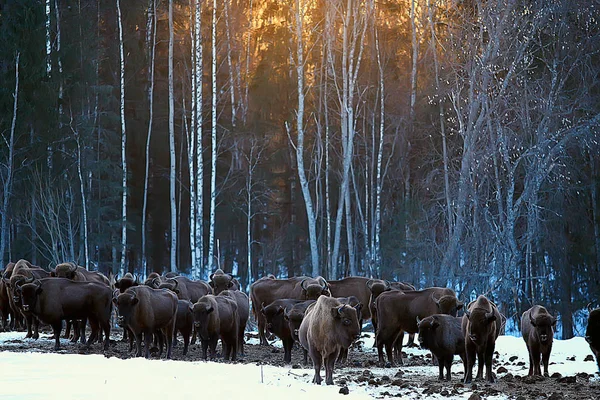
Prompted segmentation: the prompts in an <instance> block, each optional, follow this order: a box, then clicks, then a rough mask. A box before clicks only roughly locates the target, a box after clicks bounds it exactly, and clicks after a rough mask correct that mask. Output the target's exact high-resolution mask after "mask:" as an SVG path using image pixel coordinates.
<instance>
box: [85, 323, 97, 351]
mask: <svg viewBox="0 0 600 400" xmlns="http://www.w3.org/2000/svg"><path fill="white" fill-rule="evenodd" d="M90 328H91V332H90V337H89V338H88V340H87V342H86V344H85V345H86V347H88V348H89V347H90V346H91V345H92V343H94V342H95V341H96V339H97V338H98V331H99V330H100V325H99V324H98V321H97V320H96V319H94V318H90ZM83 338H84V339H85V336H84V337H83Z"/></svg>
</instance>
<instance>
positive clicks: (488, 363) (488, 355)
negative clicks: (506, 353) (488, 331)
mask: <svg viewBox="0 0 600 400" xmlns="http://www.w3.org/2000/svg"><path fill="white" fill-rule="evenodd" d="M493 358H494V347H493V346H488V348H487V349H486V352H485V379H486V380H487V381H488V382H489V383H494V381H495V379H494V373H493V372H492V360H493ZM538 369H539V364H538Z"/></svg>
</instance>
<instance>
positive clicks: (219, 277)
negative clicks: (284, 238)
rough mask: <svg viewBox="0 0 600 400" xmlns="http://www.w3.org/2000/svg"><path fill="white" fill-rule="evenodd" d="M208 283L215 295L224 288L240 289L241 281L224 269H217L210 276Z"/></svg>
mask: <svg viewBox="0 0 600 400" xmlns="http://www.w3.org/2000/svg"><path fill="white" fill-rule="evenodd" d="M208 284H209V285H210V287H211V288H212V294H214V295H215V296H216V295H218V294H219V293H221V292H222V291H223V290H240V283H239V282H238V280H237V279H235V278H234V277H233V276H231V274H226V273H225V272H223V270H222V269H220V268H219V269H218V270H216V271H215V272H214V273H213V274H211V275H210V277H209V282H208Z"/></svg>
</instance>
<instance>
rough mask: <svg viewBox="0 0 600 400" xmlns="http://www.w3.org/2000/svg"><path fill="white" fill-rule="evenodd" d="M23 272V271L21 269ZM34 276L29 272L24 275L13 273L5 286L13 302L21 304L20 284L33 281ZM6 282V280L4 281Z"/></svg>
mask: <svg viewBox="0 0 600 400" xmlns="http://www.w3.org/2000/svg"><path fill="white" fill-rule="evenodd" d="M21 272H24V271H21ZM33 280H34V278H33V276H32V275H31V274H28V275H27V276H26V275H21V274H17V275H13V276H11V277H10V279H9V280H8V283H7V286H8V289H9V294H12V298H13V302H14V303H15V304H17V305H21V304H22V300H21V299H22V286H23V285H24V284H26V283H31V282H33ZM5 283H6V282H5Z"/></svg>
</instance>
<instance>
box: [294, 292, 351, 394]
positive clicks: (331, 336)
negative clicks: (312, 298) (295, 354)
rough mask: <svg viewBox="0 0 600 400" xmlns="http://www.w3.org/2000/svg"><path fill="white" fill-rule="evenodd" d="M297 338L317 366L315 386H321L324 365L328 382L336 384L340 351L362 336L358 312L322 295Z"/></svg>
mask: <svg viewBox="0 0 600 400" xmlns="http://www.w3.org/2000/svg"><path fill="white" fill-rule="evenodd" d="M298 336H299V338H300V344H301V345H302V347H304V348H305V349H306V350H308V354H309V355H310V358H311V359H312V361H313V364H314V367H315V376H314V379H313V383H316V384H317V385H320V384H321V381H322V379H321V365H322V364H323V363H325V383H326V384H328V385H333V367H334V365H335V360H336V358H337V357H338V355H339V353H340V350H341V349H343V348H348V347H350V345H351V344H352V342H354V340H356V339H357V338H358V337H359V336H360V325H359V324H358V315H357V312H356V309H354V308H353V307H351V306H349V305H347V304H342V303H340V301H339V300H337V299H335V298H331V297H327V296H321V297H319V298H318V299H317V302H316V303H314V304H313V305H311V306H309V308H308V309H307V310H306V316H305V317H304V320H303V321H302V324H301V325H300V331H299V334H298Z"/></svg>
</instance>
